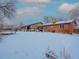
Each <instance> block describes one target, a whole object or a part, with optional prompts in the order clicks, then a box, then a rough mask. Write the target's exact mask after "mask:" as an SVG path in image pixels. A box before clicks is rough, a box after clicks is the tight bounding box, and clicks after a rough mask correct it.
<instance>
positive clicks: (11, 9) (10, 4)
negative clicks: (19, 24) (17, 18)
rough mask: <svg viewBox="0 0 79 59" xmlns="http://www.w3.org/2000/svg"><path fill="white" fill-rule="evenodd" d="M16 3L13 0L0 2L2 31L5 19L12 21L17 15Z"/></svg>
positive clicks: (0, 28)
mask: <svg viewBox="0 0 79 59" xmlns="http://www.w3.org/2000/svg"><path fill="white" fill-rule="evenodd" d="M15 9H16V8H15V1H13V0H9V1H7V0H5V1H4V2H0V31H1V30H2V25H4V20H3V19H4V18H8V19H9V20H11V19H12V18H13V17H14V15H15V12H16V10H15Z"/></svg>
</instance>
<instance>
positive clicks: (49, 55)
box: [45, 51, 57, 59]
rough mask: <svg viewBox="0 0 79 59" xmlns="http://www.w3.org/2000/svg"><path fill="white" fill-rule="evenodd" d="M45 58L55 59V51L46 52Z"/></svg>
mask: <svg viewBox="0 0 79 59" xmlns="http://www.w3.org/2000/svg"><path fill="white" fill-rule="evenodd" d="M45 56H46V58H48V59H57V55H56V53H55V51H47V52H46V53H45Z"/></svg>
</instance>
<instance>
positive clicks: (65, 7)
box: [58, 3, 79, 13]
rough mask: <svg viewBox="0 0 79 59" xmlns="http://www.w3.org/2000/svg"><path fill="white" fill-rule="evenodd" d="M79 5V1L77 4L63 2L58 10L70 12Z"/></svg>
mask: <svg viewBox="0 0 79 59" xmlns="http://www.w3.org/2000/svg"><path fill="white" fill-rule="evenodd" d="M78 5H79V3H75V4H69V3H63V4H62V5H60V7H59V9H58V10H59V11H60V12H62V13H68V12H69V11H71V10H72V9H73V8H75V7H77V6H78Z"/></svg>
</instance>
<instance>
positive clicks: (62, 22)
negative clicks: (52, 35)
mask: <svg viewBox="0 0 79 59" xmlns="http://www.w3.org/2000/svg"><path fill="white" fill-rule="evenodd" d="M73 21H74V20H67V21H66V20H64V21H58V22H56V23H55V24H64V23H71V22H73ZM47 25H53V23H47V24H43V26H47Z"/></svg>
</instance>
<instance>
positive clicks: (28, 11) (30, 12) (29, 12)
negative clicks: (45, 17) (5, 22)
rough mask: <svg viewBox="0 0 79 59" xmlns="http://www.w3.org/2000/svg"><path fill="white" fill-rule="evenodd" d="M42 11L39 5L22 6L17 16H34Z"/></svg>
mask: <svg viewBox="0 0 79 59" xmlns="http://www.w3.org/2000/svg"><path fill="white" fill-rule="evenodd" d="M41 12H42V9H41V8H38V7H28V8H22V9H18V10H17V18H20V19H21V18H23V17H34V16H38V15H40V13H41Z"/></svg>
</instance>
